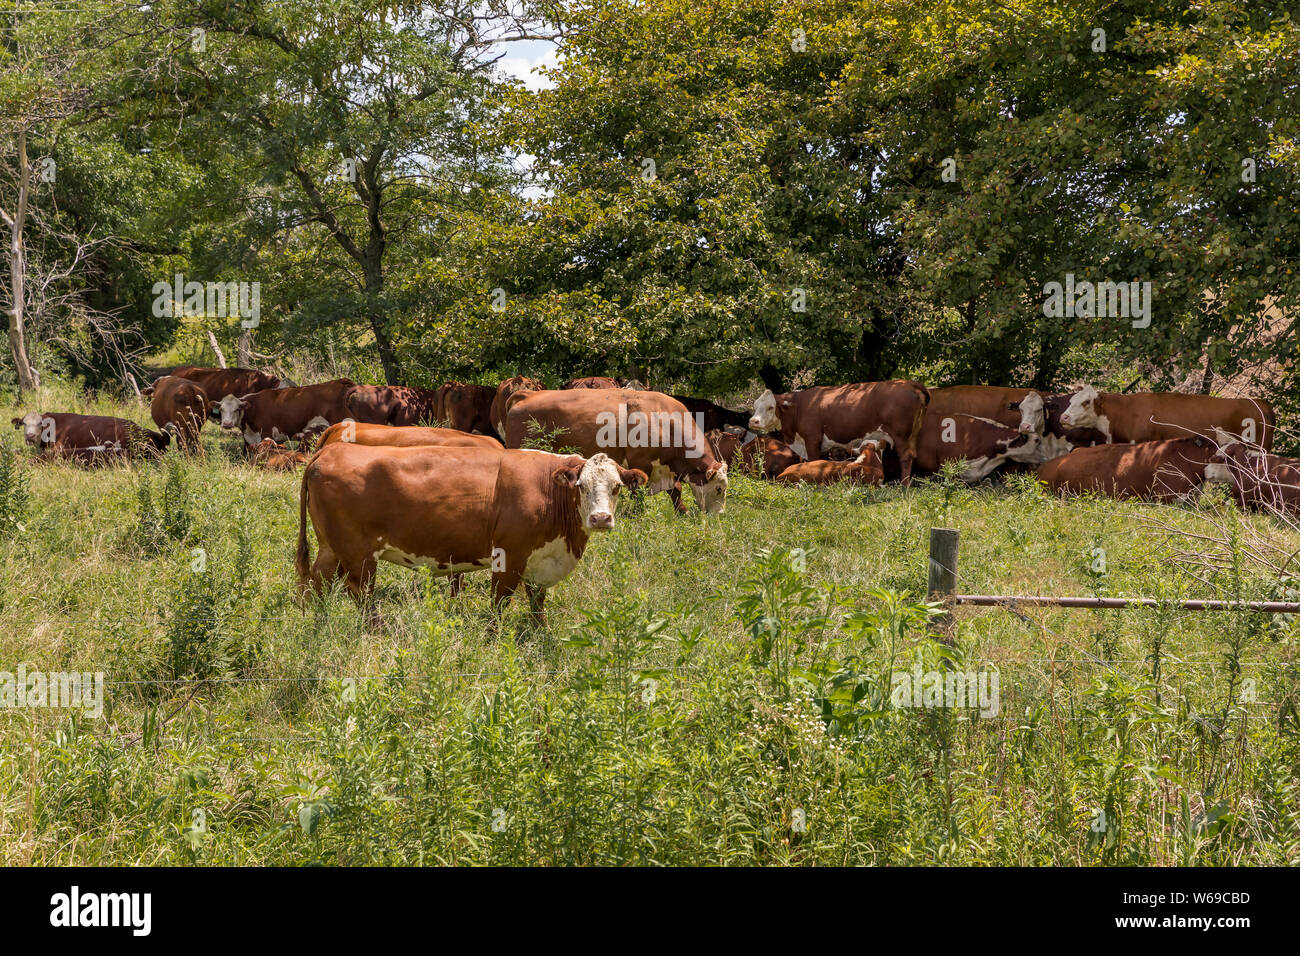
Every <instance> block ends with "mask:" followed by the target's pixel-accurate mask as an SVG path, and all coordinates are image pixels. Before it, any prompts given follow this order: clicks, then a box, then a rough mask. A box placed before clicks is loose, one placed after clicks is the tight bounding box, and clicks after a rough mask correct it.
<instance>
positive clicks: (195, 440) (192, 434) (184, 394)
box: [140, 375, 208, 450]
mask: <svg viewBox="0 0 1300 956" xmlns="http://www.w3.org/2000/svg"><path fill="white" fill-rule="evenodd" d="M140 394H141V395H143V396H145V397H146V398H148V399H150V402H149V414H150V415H151V416H152V417H153V422H154V424H155V425H157V426H158V428H159V429H160V430H161V431H165V432H168V433H169V434H171V435H173V436H174V437H175V438H176V443H177V444H178V445H180V447H181V448H183V449H186V450H192V449H195V448H198V447H199V432H200V431H201V430H202V429H203V423H204V422H205V421H207V419H208V396H207V393H206V392H205V391H203V389H202V388H201V387H200V386H199V385H198V384H197V383H196V382H192V381H190V380H189V379H187V378H177V377H176V376H175V375H164V376H163V377H162V378H160V379H158V380H156V381H155V382H154V383H153V384H152V385H150V386H149V387H148V388H146V389H144V390H143V391H141V392H140Z"/></svg>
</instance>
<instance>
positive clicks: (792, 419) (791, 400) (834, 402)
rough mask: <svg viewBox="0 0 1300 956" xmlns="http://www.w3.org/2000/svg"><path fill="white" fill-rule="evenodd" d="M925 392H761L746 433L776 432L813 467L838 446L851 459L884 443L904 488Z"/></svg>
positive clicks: (904, 386) (910, 387)
mask: <svg viewBox="0 0 1300 956" xmlns="http://www.w3.org/2000/svg"><path fill="white" fill-rule="evenodd" d="M929 402H930V392H929V390H928V389H926V387H925V386H924V385H922V384H921V383H920V382H911V381H906V380H895V381H890V382H858V383H856V384H853V385H830V386H826V385H821V386H814V387H813V388H805V389H803V390H801V391H798V392H786V393H784V394H782V395H776V394H773V392H772V391H771V389H768V390H767V391H765V392H763V394H762V395H760V396H759V397H758V401H757V402H755V403H754V414H753V415H752V416H751V417H750V419H749V427H750V428H751V429H752V430H753V431H756V432H768V431H772V430H773V429H777V428H779V429H780V431H781V439H782V441H784V442H785V443H786V444H787V445H789V446H790V447H791V448H792V449H793V450H794V452H795V454H797V455H798V456H799V457H800V458H803V459H805V460H808V461H818V460H821V459H823V458H826V457H827V452H828V451H829V450H830V449H831V448H833V447H835V446H837V445H839V446H842V447H844V448H846V449H847V450H848V451H849V452H850V453H851V454H854V455H856V454H857V453H858V452H859V451H860V450H861V448H862V445H863V444H865V443H866V442H869V441H878V442H883V443H884V444H886V445H888V446H890V447H891V448H892V449H893V450H894V452H895V453H896V454H897V455H898V459H899V465H900V469H901V477H902V479H903V483H904V484H908V483H910V480H911V474H912V462H913V460H914V459H915V458H916V445H917V440H918V439H919V438H920V433H921V425H922V422H923V421H924V418H925V409H926V406H927V405H928V404H929Z"/></svg>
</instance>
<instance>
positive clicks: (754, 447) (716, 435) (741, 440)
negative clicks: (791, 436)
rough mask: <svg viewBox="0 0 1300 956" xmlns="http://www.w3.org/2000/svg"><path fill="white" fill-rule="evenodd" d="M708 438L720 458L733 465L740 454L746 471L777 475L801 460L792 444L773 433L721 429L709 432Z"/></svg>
mask: <svg viewBox="0 0 1300 956" xmlns="http://www.w3.org/2000/svg"><path fill="white" fill-rule="evenodd" d="M705 437H707V438H708V440H709V447H710V448H711V449H713V456H714V457H715V458H717V459H718V461H725V462H726V463H727V467H728V468H730V467H731V466H732V464H733V463H735V462H736V459H737V456H739V465H740V468H741V470H742V471H744V472H746V473H747V474H754V473H755V472H757V473H758V474H761V475H762V476H763V477H764V478H775V477H776V476H777V475H779V474H781V472H783V471H785V470H786V469H787V468H789V467H790V466H791V465H794V464H797V463H798V462H799V456H798V455H796V454H795V453H794V452H793V451H791V450H790V446H789V445H787V444H786V443H785V442H783V441H781V439H779V438H773V437H772V436H771V435H755V434H754V433H753V432H739V433H738V432H735V431H730V430H723V429H718V430H715V431H710V432H708V433H706V436H705ZM747 437H748V440H746V439H747Z"/></svg>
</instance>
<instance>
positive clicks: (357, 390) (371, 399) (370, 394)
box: [343, 385, 442, 425]
mask: <svg viewBox="0 0 1300 956" xmlns="http://www.w3.org/2000/svg"><path fill="white" fill-rule="evenodd" d="M440 393H441V389H437V388H419V387H418V386H414V385H356V386H353V388H352V390H351V391H349V392H348V394H347V397H346V398H344V400H343V402H344V405H345V406H346V408H347V417H348V418H351V419H352V420H353V421H358V422H366V423H367V424H372V425H420V424H422V423H424V422H436V421H441V420H442V405H441V404H440V402H439V396H440Z"/></svg>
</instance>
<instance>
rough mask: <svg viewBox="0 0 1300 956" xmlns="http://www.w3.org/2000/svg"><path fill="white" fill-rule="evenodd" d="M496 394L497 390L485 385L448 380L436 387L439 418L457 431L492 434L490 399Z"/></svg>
mask: <svg viewBox="0 0 1300 956" xmlns="http://www.w3.org/2000/svg"><path fill="white" fill-rule="evenodd" d="M496 394H497V390H496V389H495V388H491V387H490V386H487V385H471V384H469V383H466V382H448V383H447V384H446V385H444V386H443V387H442V388H440V389H438V402H439V407H440V408H441V409H442V415H441V416H440V418H441V419H442V420H443V421H445V422H446V423H447V425H448V426H449V427H451V428H455V429H458V430H459V431H463V432H478V433H479V434H481V435H493V434H495V433H496V429H494V428H493V427H492V400H493V399H495V398H496Z"/></svg>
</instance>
